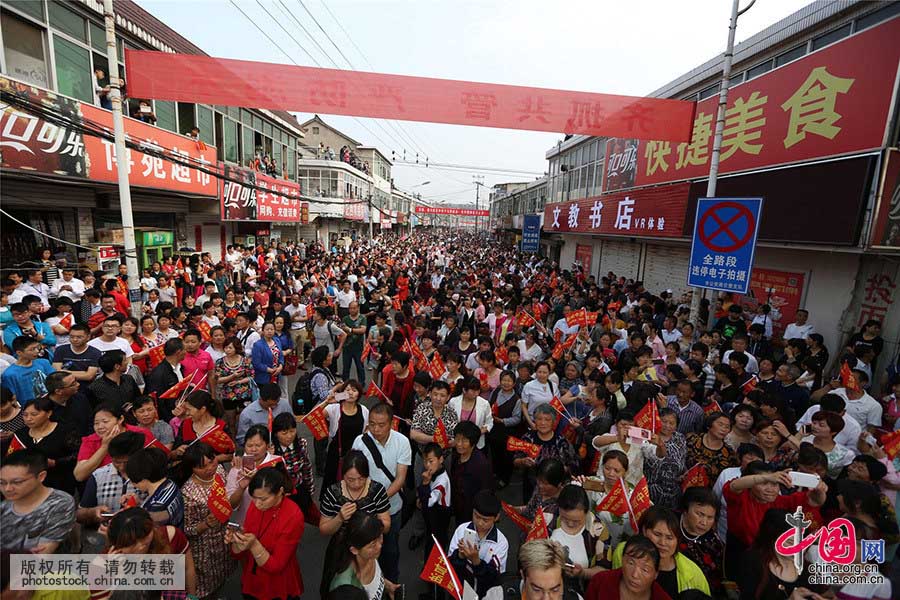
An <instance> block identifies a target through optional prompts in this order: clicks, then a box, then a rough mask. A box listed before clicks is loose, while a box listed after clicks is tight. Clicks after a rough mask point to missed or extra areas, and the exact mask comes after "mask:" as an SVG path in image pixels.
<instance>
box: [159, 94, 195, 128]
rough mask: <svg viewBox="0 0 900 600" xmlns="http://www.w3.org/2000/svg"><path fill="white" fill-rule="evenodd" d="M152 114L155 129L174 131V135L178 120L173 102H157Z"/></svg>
mask: <svg viewBox="0 0 900 600" xmlns="http://www.w3.org/2000/svg"><path fill="white" fill-rule="evenodd" d="M154 112H156V126H157V127H162V128H163V129H167V130H169V131H174V132H176V133H177V132H178V120H177V115H176V110H175V103H174V102H169V101H164V100H157V101H156V109H155V111H154ZM188 131H190V130H188Z"/></svg>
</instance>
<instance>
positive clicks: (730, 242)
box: [687, 198, 762, 294]
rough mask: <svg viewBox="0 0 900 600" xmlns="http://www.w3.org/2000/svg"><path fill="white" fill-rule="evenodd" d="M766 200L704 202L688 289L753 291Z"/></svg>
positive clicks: (699, 209) (699, 202)
mask: <svg viewBox="0 0 900 600" xmlns="http://www.w3.org/2000/svg"><path fill="white" fill-rule="evenodd" d="M760 214H762V198H700V199H698V200H697V216H696V218H695V219H694V237H693V240H692V241H691V260H690V263H689V264H688V278H687V282H688V285H690V286H693V287H700V288H707V289H711V290H720V291H723V292H736V293H739V294H746V293H747V291H748V290H749V289H750V274H751V272H752V271H753V255H754V254H755V252H756V236H757V234H758V233H759V216H760Z"/></svg>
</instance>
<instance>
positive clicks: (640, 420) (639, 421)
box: [634, 398, 662, 433]
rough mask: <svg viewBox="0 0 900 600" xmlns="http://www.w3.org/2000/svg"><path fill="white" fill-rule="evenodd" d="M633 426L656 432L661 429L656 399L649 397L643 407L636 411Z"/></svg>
mask: <svg viewBox="0 0 900 600" xmlns="http://www.w3.org/2000/svg"><path fill="white" fill-rule="evenodd" d="M634 425H635V427H640V428H641V429H649V430H650V431H652V432H654V433H656V432H657V431H659V430H660V429H662V420H661V419H660V418H659V409H658V408H657V407H656V400H655V399H653V398H650V399H649V400H647V404H645V405H644V408H642V409H641V410H639V411H638V413H637V414H636V415H635V416H634Z"/></svg>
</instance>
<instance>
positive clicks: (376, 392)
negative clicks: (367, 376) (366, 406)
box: [366, 381, 389, 402]
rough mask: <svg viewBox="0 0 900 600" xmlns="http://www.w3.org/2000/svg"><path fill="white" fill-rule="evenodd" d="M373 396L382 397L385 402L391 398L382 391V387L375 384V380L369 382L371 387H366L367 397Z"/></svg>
mask: <svg viewBox="0 0 900 600" xmlns="http://www.w3.org/2000/svg"><path fill="white" fill-rule="evenodd" d="M373 396H374V397H376V398H380V399H382V400H384V401H385V402H387V401H388V400H389V398H388V397H387V396H386V395H385V393H384V392H382V391H381V388H380V387H378V386H377V385H375V382H374V381H373V382H371V383H369V387H367V388H366V397H367V398H371V397H373Z"/></svg>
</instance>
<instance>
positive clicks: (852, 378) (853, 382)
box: [841, 362, 862, 392]
mask: <svg viewBox="0 0 900 600" xmlns="http://www.w3.org/2000/svg"><path fill="white" fill-rule="evenodd" d="M841 384H842V385H843V386H844V387H845V388H846V389H847V390H848V391H850V392H858V391H860V390H861V389H862V387H860V385H859V380H858V379H857V378H856V375H854V374H853V370H852V369H851V368H850V363H847V362H845V363H844V364H842V365H841Z"/></svg>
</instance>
